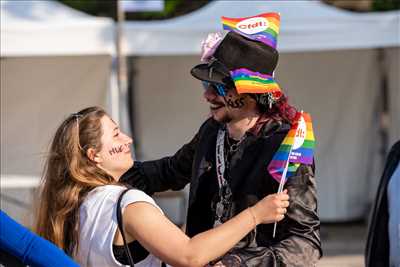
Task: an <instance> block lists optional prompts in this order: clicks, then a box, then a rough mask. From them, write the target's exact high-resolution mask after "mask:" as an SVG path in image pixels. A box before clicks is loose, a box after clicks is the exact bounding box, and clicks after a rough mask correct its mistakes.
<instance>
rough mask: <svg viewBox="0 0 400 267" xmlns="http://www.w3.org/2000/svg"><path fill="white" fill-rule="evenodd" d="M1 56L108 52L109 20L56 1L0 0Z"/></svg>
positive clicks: (109, 42)
mask: <svg viewBox="0 0 400 267" xmlns="http://www.w3.org/2000/svg"><path fill="white" fill-rule="evenodd" d="M0 5H1V16H0V17H1V50H0V51H1V56H37V55H82V54H84V55H90V54H111V53H112V51H113V50H112V49H113V21H112V20H111V19H109V18H99V17H94V16H90V15H87V14H85V13H82V12H79V11H77V10H74V9H72V8H69V7H67V6H65V5H62V4H60V3H58V2H56V1H42V0H41V1H3V0H2V1H1V3H0Z"/></svg>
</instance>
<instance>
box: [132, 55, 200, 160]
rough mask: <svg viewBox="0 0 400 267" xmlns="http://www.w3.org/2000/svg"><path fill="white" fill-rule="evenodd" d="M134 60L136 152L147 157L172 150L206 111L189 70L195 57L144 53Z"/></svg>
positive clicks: (188, 136)
mask: <svg viewBox="0 0 400 267" xmlns="http://www.w3.org/2000/svg"><path fill="white" fill-rule="evenodd" d="M133 62H134V63H133V64H134V68H135V70H136V72H135V74H136V75H135V77H134V79H135V85H134V92H135V96H134V106H135V107H134V108H135V117H134V121H135V132H134V142H135V143H136V144H137V150H136V155H137V157H138V159H140V160H148V159H156V158H160V157H164V156H166V155H169V154H172V153H175V152H176V151H177V149H178V148H180V147H181V146H182V145H183V144H184V143H186V142H188V141H190V140H191V138H192V137H193V136H194V134H195V133H196V132H197V130H198V129H199V128H200V125H201V123H202V122H203V121H205V120H206V118H207V114H208V106H207V105H206V103H205V100H203V99H202V94H203V91H204V90H203V89H202V86H201V83H200V81H198V80H196V79H194V78H193V77H192V76H191V75H190V73H189V71H190V69H191V68H192V67H193V66H194V65H195V64H197V63H198V57H194V56H193V57H177V56H175V57H169V56H164V57H144V58H135V59H134V61H133Z"/></svg>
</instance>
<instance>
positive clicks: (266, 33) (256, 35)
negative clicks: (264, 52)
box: [221, 13, 280, 49]
mask: <svg viewBox="0 0 400 267" xmlns="http://www.w3.org/2000/svg"><path fill="white" fill-rule="evenodd" d="M221 20H222V25H223V29H224V30H228V31H235V32H237V33H239V34H241V35H243V36H245V37H247V38H249V39H252V40H255V41H260V42H263V43H265V44H266V45H269V46H271V47H272V48H274V49H276V46H277V38H278V34H279V27H280V15H279V13H263V14H260V15H256V16H252V17H246V18H227V17H221Z"/></svg>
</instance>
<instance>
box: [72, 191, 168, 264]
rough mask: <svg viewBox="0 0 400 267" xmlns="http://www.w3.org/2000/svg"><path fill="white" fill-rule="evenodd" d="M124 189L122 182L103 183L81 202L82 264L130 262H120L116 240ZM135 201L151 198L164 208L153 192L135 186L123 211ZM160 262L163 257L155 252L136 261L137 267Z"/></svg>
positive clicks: (125, 198) (79, 252)
mask: <svg viewBox="0 0 400 267" xmlns="http://www.w3.org/2000/svg"><path fill="white" fill-rule="evenodd" d="M124 190H125V187H123V186H119V185H105V186H99V187H96V188H95V189H93V190H92V191H90V192H89V194H88V195H87V196H86V198H85V200H84V201H83V203H82V204H81V207H80V209H79V212H80V214H79V215H80V226H79V249H78V251H77V255H76V259H75V260H77V262H78V263H79V265H80V266H82V267H85V266H87V267H92V266H93V267H102V266H110V267H111V266H126V265H123V264H121V263H119V262H118V261H117V260H116V259H115V257H114V253H113V241H114V236H115V232H116V230H117V228H118V223H117V215H116V210H117V201H118V197H119V196H120V194H121V193H122V191H124ZM134 202H147V203H150V204H152V205H154V206H155V207H157V208H158V209H160V207H158V206H157V204H156V203H155V202H154V200H153V199H152V198H151V197H150V196H149V195H147V194H146V193H144V192H143V191H140V190H137V189H132V190H129V191H128V192H127V193H126V194H125V195H124V197H123V199H122V201H121V207H122V212H123V210H124V208H125V207H126V206H127V205H129V204H131V203H134ZM160 211H161V209H160ZM161 212H162V211H161ZM160 266H161V261H160V260H159V259H157V258H156V257H155V256H154V255H152V254H149V255H148V256H147V257H146V258H145V259H144V260H142V261H140V262H139V263H135V267H160Z"/></svg>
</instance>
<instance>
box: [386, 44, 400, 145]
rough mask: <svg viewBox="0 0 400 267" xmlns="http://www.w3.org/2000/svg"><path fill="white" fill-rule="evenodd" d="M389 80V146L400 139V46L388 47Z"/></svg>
mask: <svg viewBox="0 0 400 267" xmlns="http://www.w3.org/2000/svg"><path fill="white" fill-rule="evenodd" d="M386 60H387V62H388V64H387V67H388V80H389V116H390V118H389V122H390V124H389V146H390V147H391V146H392V145H393V144H394V143H395V142H396V141H398V140H400V48H390V49H386Z"/></svg>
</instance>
